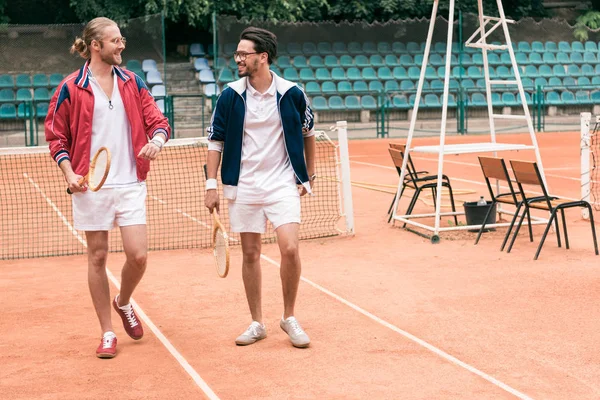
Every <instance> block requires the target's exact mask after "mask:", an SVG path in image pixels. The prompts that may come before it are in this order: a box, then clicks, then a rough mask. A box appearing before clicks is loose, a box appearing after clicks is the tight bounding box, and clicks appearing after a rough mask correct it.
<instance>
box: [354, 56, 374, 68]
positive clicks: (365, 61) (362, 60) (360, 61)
mask: <svg viewBox="0 0 600 400" xmlns="http://www.w3.org/2000/svg"><path fill="white" fill-rule="evenodd" d="M354 64H355V65H356V66H357V67H360V68H364V67H368V66H370V65H371V63H370V62H369V58H368V57H367V56H365V55H364V54H360V55H357V56H356V57H354Z"/></svg>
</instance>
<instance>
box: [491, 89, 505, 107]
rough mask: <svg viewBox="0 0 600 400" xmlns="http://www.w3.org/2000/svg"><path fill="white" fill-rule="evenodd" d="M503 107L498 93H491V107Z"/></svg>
mask: <svg viewBox="0 0 600 400" xmlns="http://www.w3.org/2000/svg"><path fill="white" fill-rule="evenodd" d="M503 105H504V103H502V98H501V97H500V93H498V92H493V93H492V106H493V107H499V106H503Z"/></svg>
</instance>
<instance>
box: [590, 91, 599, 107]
mask: <svg viewBox="0 0 600 400" xmlns="http://www.w3.org/2000/svg"><path fill="white" fill-rule="evenodd" d="M590 99H591V101H592V104H600V90H594V91H593V92H592V93H590Z"/></svg>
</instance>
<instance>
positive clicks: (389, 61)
mask: <svg viewBox="0 0 600 400" xmlns="http://www.w3.org/2000/svg"><path fill="white" fill-rule="evenodd" d="M385 65H387V66H388V67H396V66H399V65H400V62H399V61H398V57H396V56H395V55H393V54H388V55H387V56H385Z"/></svg>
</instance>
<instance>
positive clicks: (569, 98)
mask: <svg viewBox="0 0 600 400" xmlns="http://www.w3.org/2000/svg"><path fill="white" fill-rule="evenodd" d="M560 100H561V101H562V102H563V104H567V105H573V104H577V100H576V99H575V94H573V92H571V91H570V90H565V91H563V92H562V93H561V94H560Z"/></svg>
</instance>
